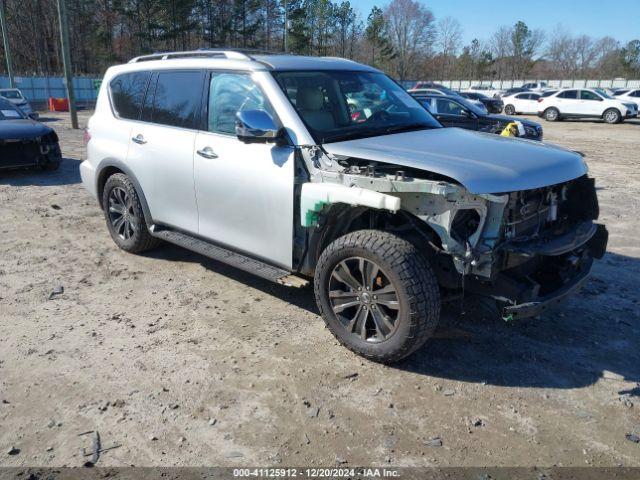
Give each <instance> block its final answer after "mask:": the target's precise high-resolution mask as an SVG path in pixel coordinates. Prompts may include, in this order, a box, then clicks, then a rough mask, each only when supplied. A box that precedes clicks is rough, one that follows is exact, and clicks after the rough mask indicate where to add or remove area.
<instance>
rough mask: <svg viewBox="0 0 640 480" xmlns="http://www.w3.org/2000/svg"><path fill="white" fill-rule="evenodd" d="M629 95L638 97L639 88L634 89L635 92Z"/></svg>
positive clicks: (639, 94)
mask: <svg viewBox="0 0 640 480" xmlns="http://www.w3.org/2000/svg"><path fill="white" fill-rule="evenodd" d="M631 96H632V97H636V98H638V97H640V90H636V91H635V92H633V93H632V94H631Z"/></svg>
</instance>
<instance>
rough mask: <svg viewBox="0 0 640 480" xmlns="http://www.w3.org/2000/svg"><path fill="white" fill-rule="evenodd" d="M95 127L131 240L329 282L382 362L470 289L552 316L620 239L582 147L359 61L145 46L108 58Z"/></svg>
mask: <svg viewBox="0 0 640 480" xmlns="http://www.w3.org/2000/svg"><path fill="white" fill-rule="evenodd" d="M86 138H88V139H89V140H88V159H87V160H86V161H85V162H83V163H82V165H81V168H80V170H81V174H82V180H83V182H84V185H85V187H86V188H87V190H88V191H89V192H90V193H91V194H92V195H93V196H95V197H96V198H97V199H98V201H99V203H100V206H101V207H102V209H103V210H104V215H105V218H106V223H107V228H108V229H109V232H110V233H111V236H112V238H113V240H114V241H115V243H116V244H117V245H118V246H119V247H120V248H122V249H123V250H126V251H128V252H141V251H144V250H147V249H150V248H153V247H155V246H157V245H158V244H159V243H160V242H161V241H162V240H164V241H168V242H171V243H174V244H177V245H181V246H183V247H186V248H188V249H190V250H194V251H196V252H199V253H200V254H202V255H206V256H209V257H212V258H215V259H217V260H219V261H222V262H226V263H229V264H231V265H234V266H236V267H237V268H240V269H243V270H246V271H249V272H251V273H254V274H256V275H259V276H261V277H264V278H267V279H270V280H273V281H275V282H278V283H281V284H284V285H290V286H297V287H300V286H304V285H306V284H308V283H309V281H313V284H314V290H315V296H316V300H317V303H318V307H319V309H320V312H321V314H322V316H323V318H324V320H325V322H326V323H327V325H328V327H329V329H330V330H331V332H333V334H334V335H335V336H336V337H337V339H338V340H339V341H340V342H341V343H342V344H344V345H345V346H346V347H348V348H350V349H351V350H353V351H354V352H357V353H358V354H360V355H363V356H365V357H367V358H369V359H372V360H376V361H381V362H394V361H398V360H400V359H402V358H404V357H406V356H407V355H409V354H411V353H412V352H414V351H415V350H416V349H418V348H419V347H420V346H421V345H422V344H423V343H424V342H425V341H426V340H427V339H428V338H429V337H430V336H431V335H432V333H433V331H434V329H435V328H436V325H437V323H438V320H439V317H440V306H441V303H442V302H443V301H446V300H447V299H450V298H456V297H459V296H460V294H465V295H470V294H473V295H479V296H482V297H484V298H487V299H490V300H491V302H493V303H494V304H495V305H496V306H498V307H499V309H500V310H499V311H500V313H501V314H502V316H503V317H504V318H506V319H512V318H515V317H526V316H532V315H537V314H539V313H541V312H542V311H544V310H545V309H546V308H548V307H549V306H551V305H553V304H555V303H557V302H558V301H560V300H561V299H563V298H564V297H566V296H567V295H568V294H569V293H571V292H572V291H574V290H576V289H577V288H578V287H579V286H580V285H582V284H583V283H584V281H585V279H586V278H587V275H588V274H589V271H590V269H591V265H592V263H593V259H594V258H601V257H602V255H603V254H604V252H605V248H606V243H607V231H606V229H605V228H604V226H602V225H596V224H595V223H594V222H593V221H594V220H595V219H597V217H598V200H597V197H596V193H595V188H594V181H593V180H592V179H591V178H589V177H588V176H587V167H586V165H585V163H584V161H583V159H582V158H581V156H580V155H579V154H577V153H574V152H571V151H567V150H564V149H562V148H559V147H556V146H552V145H548V144H540V143H538V142H531V141H527V140H521V139H510V138H504V137H500V136H497V135H491V134H483V133H477V132H471V131H467V130H461V129H457V128H442V126H441V125H440V124H439V123H438V121H436V120H435V119H434V118H433V117H432V116H431V115H430V114H429V112H428V111H427V110H426V109H424V108H423V107H422V106H421V105H420V104H419V103H418V102H417V101H416V100H414V99H413V98H412V97H411V96H410V95H409V94H407V93H406V92H405V91H404V90H403V89H402V88H401V87H400V86H399V85H398V84H397V83H395V82H394V81H393V80H391V79H390V78H389V77H387V76H386V75H384V74H383V73H382V72H380V71H378V70H375V69H373V68H370V67H368V66H365V65H360V64H358V63H355V62H352V61H348V60H343V59H335V58H311V57H298V56H288V55H264V56H263V55H251V56H250V55H247V54H244V53H240V52H235V51H196V52H180V53H166V54H158V55H150V56H145V57H139V58H135V59H133V60H131V61H130V62H129V63H128V64H126V65H120V66H116V67H112V68H110V69H109V70H108V71H107V73H106V76H105V79H104V82H103V83H102V86H101V90H100V94H99V97H98V101H97V106H96V111H95V114H94V115H93V117H92V118H91V120H90V121H89V127H88V132H87V136H86Z"/></svg>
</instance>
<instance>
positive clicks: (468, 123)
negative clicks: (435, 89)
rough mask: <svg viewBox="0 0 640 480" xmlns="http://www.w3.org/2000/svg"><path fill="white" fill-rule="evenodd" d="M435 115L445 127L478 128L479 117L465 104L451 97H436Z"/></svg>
mask: <svg viewBox="0 0 640 480" xmlns="http://www.w3.org/2000/svg"><path fill="white" fill-rule="evenodd" d="M434 103H435V112H432V113H433V114H434V116H435V117H436V118H437V119H438V120H439V121H440V123H442V124H443V125H444V126H445V127H460V128H465V129H467V130H477V129H478V119H477V118H476V117H475V115H473V113H471V112H470V111H469V110H467V109H466V108H465V107H464V105H462V104H461V103H458V102H456V101H454V100H451V99H449V98H435V102H434Z"/></svg>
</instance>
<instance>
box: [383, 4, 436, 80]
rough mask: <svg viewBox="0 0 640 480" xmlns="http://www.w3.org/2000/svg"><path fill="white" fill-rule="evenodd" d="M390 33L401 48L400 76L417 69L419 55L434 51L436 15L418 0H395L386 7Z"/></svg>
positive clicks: (396, 44)
mask: <svg viewBox="0 0 640 480" xmlns="http://www.w3.org/2000/svg"><path fill="white" fill-rule="evenodd" d="M384 16H385V20H386V23H387V26H388V31H389V36H390V39H391V42H392V44H393V46H394V50H395V51H396V52H397V57H396V59H395V62H394V63H395V67H396V68H395V70H396V71H395V73H396V75H397V76H398V78H399V79H400V80H404V79H406V78H407V77H408V74H409V73H414V74H415V73H417V71H416V68H415V66H416V65H417V63H418V59H419V57H421V56H422V57H426V56H428V55H429V54H430V53H431V50H432V46H433V42H434V39H435V27H434V20H435V17H434V16H433V13H432V12H431V10H429V9H428V8H426V7H424V6H422V5H421V4H420V3H418V2H417V1H415V0H392V1H391V3H390V4H389V5H388V6H387V7H386V8H385V10H384Z"/></svg>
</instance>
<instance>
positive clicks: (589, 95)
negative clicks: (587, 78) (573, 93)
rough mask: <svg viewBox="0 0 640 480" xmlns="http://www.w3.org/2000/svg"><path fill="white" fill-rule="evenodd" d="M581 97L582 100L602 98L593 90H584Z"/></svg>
mask: <svg viewBox="0 0 640 480" xmlns="http://www.w3.org/2000/svg"><path fill="white" fill-rule="evenodd" d="M580 98H581V99H582V100H596V101H597V100H602V99H601V98H600V97H599V96H598V95H596V94H595V93H593V92H590V91H589V90H582V91H581V92H580Z"/></svg>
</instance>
